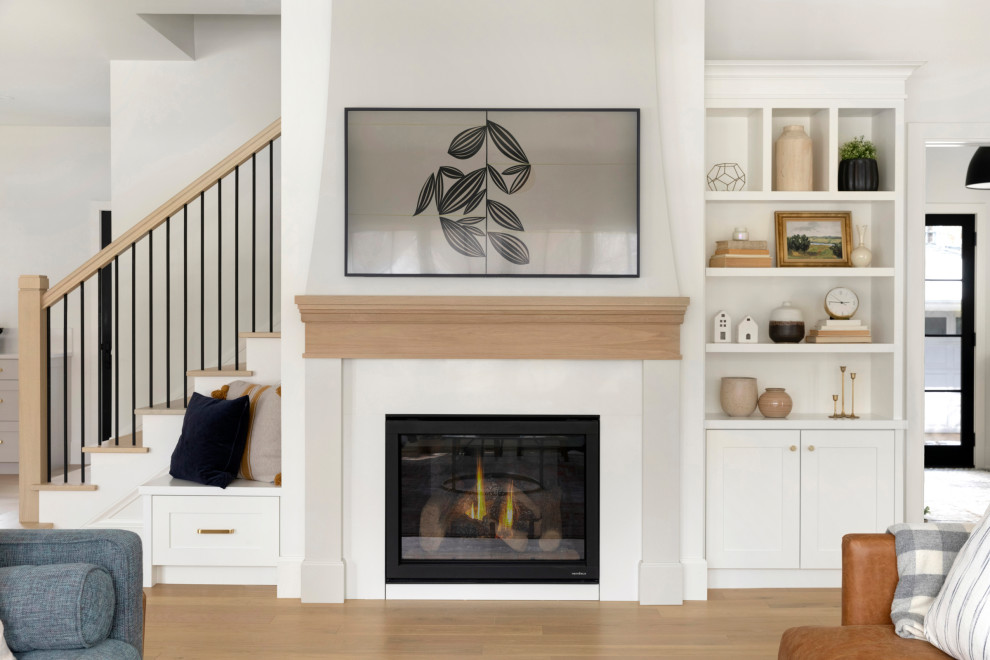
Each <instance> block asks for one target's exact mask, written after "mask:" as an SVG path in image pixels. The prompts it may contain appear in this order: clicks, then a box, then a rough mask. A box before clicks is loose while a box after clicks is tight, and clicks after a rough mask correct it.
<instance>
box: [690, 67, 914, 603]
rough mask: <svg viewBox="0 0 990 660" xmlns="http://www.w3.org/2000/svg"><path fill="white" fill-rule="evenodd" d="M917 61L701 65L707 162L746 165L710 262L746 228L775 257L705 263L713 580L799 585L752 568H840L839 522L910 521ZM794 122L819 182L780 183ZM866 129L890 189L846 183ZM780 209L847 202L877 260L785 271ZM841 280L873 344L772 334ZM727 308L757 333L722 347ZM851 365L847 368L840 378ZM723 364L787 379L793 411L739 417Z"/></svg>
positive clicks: (715, 234) (713, 213) (776, 380)
mask: <svg viewBox="0 0 990 660" xmlns="http://www.w3.org/2000/svg"><path fill="white" fill-rule="evenodd" d="M915 68H916V64H915V63H891V62H762V61H737V62H708V63H707V65H706V87H705V95H706V117H705V131H706V136H705V159H706V162H705V166H706V171H707V170H708V169H710V168H711V167H712V166H713V165H715V164H717V163H737V164H738V165H739V166H740V167H741V168H742V170H743V171H744V173H745V175H746V184H745V186H744V187H742V188H741V189H740V190H737V191H711V190H710V191H707V192H706V193H705V200H706V203H705V237H706V255H705V257H706V260H707V257H709V256H711V255H712V254H713V253H714V250H715V242H716V241H719V240H726V239H730V238H731V237H732V232H733V229H734V228H736V227H746V228H747V229H748V231H749V238H750V240H765V241H767V243H768V247H769V250H770V255H771V258H772V263H773V266H774V267H772V268H706V269H705V275H706V286H705V303H704V307H705V314H706V316H707V318H708V320H709V323H708V324H707V329H708V333H709V335H708V338H707V341H708V342H709V343H708V344H707V345H706V350H705V389H706V397H705V427H706V429H708V436H707V444H708V452H707V455H708V459H707V460H708V468H707V477H708V498H709V499H708V504H707V517H708V524H707V530H708V535H707V539H708V540H707V546H708V547H707V556H708V561H709V568H710V569H712V570H711V571H710V572H709V580H710V581H709V586H711V587H739V586H788V585H789V584H790V579H789V578H787V577H783V575H785V574H784V573H782V572H781V573H778V574H777V575H776V577H774V576H773V575H771V573H772V572H766V571H763V572H761V571H755V572H747V571H746V570H741V569H774V568H776V569H799V570H803V569H822V568H834V569H838V568H839V545H840V542H841V535H842V533H845V532H848V531H861V532H866V531H882V530H883V529H885V528H886V526H887V525H889V524H890V523H892V522H895V521H897V520H903V496H902V494H903V475H902V473H901V472H899V470H902V469H903V468H902V467H900V466H901V464H902V461H903V452H904V444H903V443H904V430H905V429H906V426H907V422H906V421H905V413H904V321H903V312H904V290H905V276H904V273H905V266H904V259H905V257H904V244H905V233H904V227H905V222H904V214H905V191H904V152H905V149H904V132H905V130H904V119H903V113H904V98H905V81H906V79H907V77H908V76H909V75H910V74H911V72H912V71H913V70H914V69H915ZM791 124H800V125H801V126H803V127H804V130H805V132H806V133H807V134H808V135H809V136H810V137H811V140H812V150H813V176H812V188H813V189H812V190H809V191H800V192H794V191H779V190H777V189H776V188H777V185H776V180H775V176H774V170H775V163H774V142H775V141H776V140H777V138H778V137H780V135H781V133H782V131H783V128H784V126H787V125H791ZM860 135H863V136H865V137H866V138H867V139H869V140H871V141H873V143H874V144H875V145H876V147H877V151H878V157H877V161H878V167H879V171H880V185H879V190H877V191H870V192H858V191H857V192H850V191H841V190H839V186H838V169H839V157H838V153H839V145H841V144H842V143H844V142H846V141H848V140H850V139H852V138H853V137H856V136H860ZM775 211H849V212H850V213H851V215H852V225H853V232H852V234H853V235H852V239H853V246H855V245H856V240H857V239H856V230H855V227H856V226H857V225H865V226H866V228H867V229H866V235H867V238H866V245H867V247H869V248H870V250H871V251H872V253H873V261H872V263H871V266H870V267H867V268H846V267H840V268H827V267H825V268H821V267H819V268H793V267H791V268H788V267H777V259H776V244H775V243H776V233H775V225H774V212H775ZM705 265H706V266H707V261H706V264H705ZM836 286H845V287H849V288H851V289H852V290H853V291H855V292H856V293H857V295H858V297H859V301H860V305H859V309H858V311H857V313H856V314H855V317H854V318H858V319H861V320H862V321H863V322H864V323H865V324H867V325H868V326H869V328H870V331H871V333H872V342H873V343H869V344H859V343H856V344H807V343H805V342H803V341H802V342H800V343H796V344H774V343H772V342H771V341H770V340H769V339H768V330H769V319H770V313H771V311H772V310H773V309H774V308H776V307H778V306H780V305H781V303H783V302H784V301H789V302H790V303H791V304H792V305H793V306H794V307H796V308H798V309H799V310H801V312H802V314H803V316H804V321H805V325H806V330H810V329H811V328H813V327H814V326H815V324H816V323H817V322H818V321H820V320H822V319H825V318H826V317H827V314H826V313H825V310H824V306H823V303H824V297H825V294H826V292H828V291H829V290H830V289H832V288H833V287H836ZM720 311H725V312H726V313H727V314H728V315H729V316H730V318H731V325H732V335H733V341H735V340H736V337H737V334H736V326H737V325H738V324H739V322H740V321H741V320H742V319H743V318H744V317H745V316H751V317H752V318H753V319H754V320H755V321H756V323H757V325H758V333H757V336H758V343H716V342H715V336H714V334H715V328H714V323H713V321H714V318H715V316H716V314H718V312H720ZM840 367H846V378H845V382H844V390H843V386H842V385H840V370H839V368H840ZM853 372H854V373H856V376H857V378H856V384H855V413H856V414H857V415H858V416H859V417H858V418H857V419H848V418H847V419H831V418H830V417H829V416H830V415H832V414H833V410H834V408H833V405H834V404H833V399H832V396H833V395H840V397H842V399H843V400H844V403H845V410H846V412H850V410H851V406H852V397H853V393H852V385H851V382H850V379H849V377H848V374H850V373H853ZM726 376H749V377H755V378H756V380H757V384H758V388H759V391H760V392H762V391H763V390H764V389H765V388H767V387H783V388H785V389H786V390H787V392H788V393H789V394H790V395H791V397H792V399H793V402H794V407H793V411H792V412H791V413H790V415H788V417H787V418H786V419H767V418H764V417H763V416H762V415H760V413H759V412H758V411H757V412H755V413H754V414H753V415H752V416H750V417H743V418H739V417H729V416H728V415H726V414H725V413H724V412H723V411H722V408H721V404H720V401H719V393H720V385H721V379H722V378H723V377H726ZM840 466H845V467H840ZM816 489H818V490H816ZM781 493H784V494H785V495H781ZM824 493H828V497H827V498H826V499H824V500H823V499H821V498H822V496H823V494H824ZM782 512H783V513H782ZM778 514H779V517H778ZM818 534H821V536H817V535H818ZM781 544H783V546H782V545H781ZM785 546H786V548H787V552H786V553H783V554H782V553H781V550H780V549H781V547H785ZM741 548H745V550H740V549H741ZM723 569H724V570H723ZM838 576H839V572H838V571H824V572H822V571H818V572H815V571H810V572H807V573H806V574H805V575H804V576H803V577H802V578H801V579H802V580H803V582H802V583H803V584H808V585H811V584H818V585H819V586H838V579H839V577H838Z"/></svg>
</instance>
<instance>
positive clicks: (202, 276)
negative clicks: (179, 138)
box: [199, 190, 206, 371]
mask: <svg viewBox="0 0 990 660" xmlns="http://www.w3.org/2000/svg"><path fill="white" fill-rule="evenodd" d="M199 368H200V370H201V371H202V370H203V369H206V191H205V190H204V191H203V192H201V193H199Z"/></svg>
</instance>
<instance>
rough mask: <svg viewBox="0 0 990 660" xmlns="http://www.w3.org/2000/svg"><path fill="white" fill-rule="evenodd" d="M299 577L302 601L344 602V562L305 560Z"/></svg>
mask: <svg viewBox="0 0 990 660" xmlns="http://www.w3.org/2000/svg"><path fill="white" fill-rule="evenodd" d="M299 579H300V588H299V598H300V599H302V602H304V603H343V602H344V562H342V561H326V562H323V561H309V560H305V561H303V562H302V565H301V566H300V570H299Z"/></svg>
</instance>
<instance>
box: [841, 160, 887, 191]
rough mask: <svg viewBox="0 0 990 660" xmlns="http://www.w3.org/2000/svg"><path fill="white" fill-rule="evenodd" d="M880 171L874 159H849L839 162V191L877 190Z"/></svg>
mask: <svg viewBox="0 0 990 660" xmlns="http://www.w3.org/2000/svg"><path fill="white" fill-rule="evenodd" d="M879 188H880V170H879V169H878V168H877V161H876V159H875V158H850V159H848V160H841V161H839V190H877V189H879Z"/></svg>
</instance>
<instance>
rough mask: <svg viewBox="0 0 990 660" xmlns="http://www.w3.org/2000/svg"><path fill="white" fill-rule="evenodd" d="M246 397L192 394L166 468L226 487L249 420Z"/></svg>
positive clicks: (187, 477)
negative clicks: (220, 397) (169, 465)
mask: <svg viewBox="0 0 990 660" xmlns="http://www.w3.org/2000/svg"><path fill="white" fill-rule="evenodd" d="M250 409H251V401H250V399H248V397H246V396H241V397H237V398H236V399H231V400H230V401H227V400H224V399H211V398H210V397H206V396H203V395H202V394H198V393H194V394H193V395H192V399H190V400H189V405H188V406H187V407H186V418H185V419H184V420H183V421H182V435H180V436H179V442H178V444H176V445H175V451H173V452H172V466H171V468H170V469H169V471H168V472H169V474H171V475H172V476H173V477H175V478H176V479H185V480H187V481H194V482H196V483H198V484H204V485H207V486H220V488H226V487H227V486H229V485H230V482H231V481H233V480H234V479H235V478H236V477H237V468H238V467H239V466H240V464H241V456H243V454H244V445H245V444H246V443H247V433H248V424H249V423H250V421H251V415H250Z"/></svg>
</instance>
